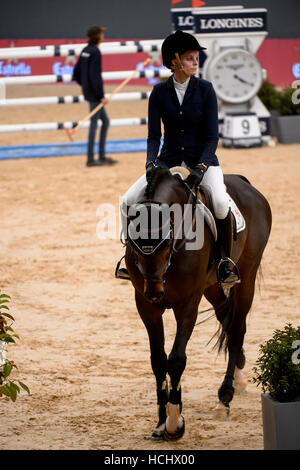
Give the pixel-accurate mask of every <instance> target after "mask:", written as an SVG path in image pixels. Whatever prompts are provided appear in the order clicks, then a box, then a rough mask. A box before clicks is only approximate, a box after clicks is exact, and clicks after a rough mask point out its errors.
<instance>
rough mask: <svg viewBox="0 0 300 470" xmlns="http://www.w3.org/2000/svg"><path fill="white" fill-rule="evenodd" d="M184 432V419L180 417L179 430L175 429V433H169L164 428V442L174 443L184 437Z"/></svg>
mask: <svg viewBox="0 0 300 470" xmlns="http://www.w3.org/2000/svg"><path fill="white" fill-rule="evenodd" d="M184 431H185V422H184V417H183V416H182V426H181V428H180V429H177V431H176V432H175V433H169V432H168V431H167V428H166V429H165V433H164V438H165V440H166V441H176V440H177V439H180V438H181V437H182V436H183V435H184Z"/></svg>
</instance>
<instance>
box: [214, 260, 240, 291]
mask: <svg viewBox="0 0 300 470" xmlns="http://www.w3.org/2000/svg"><path fill="white" fill-rule="evenodd" d="M227 261H229V262H230V263H231V264H232V265H233V269H234V270H235V274H236V275H237V280H236V281H226V280H225V281H223V280H222V279H221V275H220V267H221V266H222V264H223V263H226V262H227ZM217 278H218V283H219V284H220V286H221V287H232V286H235V285H236V284H240V282H241V275H240V271H239V268H238V267H237V265H236V264H235V262H234V261H232V259H231V258H228V257H226V258H222V259H221V260H220V261H219V264H218V266H217Z"/></svg>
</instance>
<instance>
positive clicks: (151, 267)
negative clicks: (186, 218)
mask: <svg viewBox="0 0 300 470" xmlns="http://www.w3.org/2000/svg"><path fill="white" fill-rule="evenodd" d="M187 198H188V196H187V190H186V188H185V186H184V184H182V183H180V182H179V181H178V179H177V178H176V177H174V176H172V175H171V173H170V172H169V170H167V169H161V168H158V169H156V170H155V172H154V173H153V175H152V177H151V178H150V180H149V181H148V185H147V188H146V190H145V193H144V197H143V198H142V199H140V201H139V202H138V203H137V204H134V205H133V206H131V207H130V208H129V209H128V218H129V220H128V222H129V223H128V234H127V238H128V241H129V244H130V246H131V248H132V250H133V256H134V262H135V265H136V267H137V269H138V271H139V272H140V274H141V275H142V277H143V280H144V295H145V297H147V298H148V299H149V300H150V301H151V302H153V303H159V302H160V301H161V300H162V298H163V297H164V294H165V276H166V273H167V270H168V268H169V266H170V264H171V259H172V255H173V254H174V252H175V251H176V249H175V242H176V225H177V226H180V227H181V224H182V219H181V214H182V211H181V210H180V208H181V207H183V205H184V204H185V203H186V202H187ZM174 207H175V208H178V210H179V212H180V214H179V217H178V218H177V224H174V219H175V218H176V214H175V215H174Z"/></svg>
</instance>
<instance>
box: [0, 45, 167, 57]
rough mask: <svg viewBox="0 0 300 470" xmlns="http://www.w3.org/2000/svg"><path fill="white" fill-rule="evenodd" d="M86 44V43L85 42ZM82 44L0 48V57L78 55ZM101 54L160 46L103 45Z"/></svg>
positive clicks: (122, 52)
mask: <svg viewBox="0 0 300 470" xmlns="http://www.w3.org/2000/svg"><path fill="white" fill-rule="evenodd" d="M85 46H86V44H85ZM83 47H84V46H82V45H74V46H73V47H70V46H69V47H68V48H61V47H60V46H50V47H49V48H48V49H44V50H41V49H38V50H29V51H28V50H23V51H19V50H17V48H10V50H6V51H3V50H2V49H0V59H2V60H5V59H24V58H26V59H34V58H39V59H43V58H47V57H63V56H78V55H79V54H80V52H81V51H82V49H83ZM100 50H101V53H102V54H103V55H108V54H109V55H113V54H136V53H137V52H146V53H148V54H149V53H150V52H155V51H160V46H159V45H156V44H146V45H126V46H125V45H124V46H119V47H117V46H105V47H103V48H100Z"/></svg>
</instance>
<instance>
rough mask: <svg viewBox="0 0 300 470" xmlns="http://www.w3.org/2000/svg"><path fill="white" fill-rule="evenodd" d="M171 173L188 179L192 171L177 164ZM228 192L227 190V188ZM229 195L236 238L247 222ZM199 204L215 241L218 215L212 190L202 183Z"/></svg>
mask: <svg viewBox="0 0 300 470" xmlns="http://www.w3.org/2000/svg"><path fill="white" fill-rule="evenodd" d="M170 173H171V174H172V175H173V176H175V175H177V176H179V177H180V178H182V180H183V181H184V180H186V179H187V177H188V176H189V174H190V171H189V170H188V169H187V168H185V167H182V166H175V167H173V168H170ZM226 192H227V190H226ZM227 195H228V201H229V207H230V210H231V217H232V220H233V224H232V225H233V239H234V240H236V238H237V234H238V233H239V232H241V231H242V230H244V229H245V228H246V222H245V219H244V217H243V214H242V213H241V211H240V210H239V208H238V207H237V205H236V203H235V202H234V200H233V199H232V197H231V196H230V194H229V193H228V192H227ZM198 204H201V205H203V207H202V209H203V212H204V220H205V222H206V223H207V225H208V227H209V229H210V231H211V233H212V235H213V237H214V239H215V241H216V240H217V238H218V233H217V226H216V221H215V219H216V216H215V212H214V207H213V203H212V198H211V194H210V191H209V190H208V189H207V187H206V186H203V185H201V184H200V187H199V192H198Z"/></svg>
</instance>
